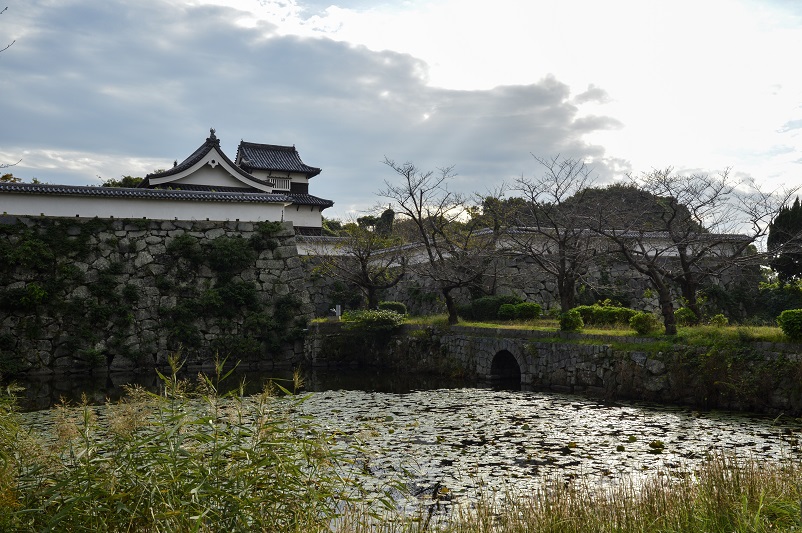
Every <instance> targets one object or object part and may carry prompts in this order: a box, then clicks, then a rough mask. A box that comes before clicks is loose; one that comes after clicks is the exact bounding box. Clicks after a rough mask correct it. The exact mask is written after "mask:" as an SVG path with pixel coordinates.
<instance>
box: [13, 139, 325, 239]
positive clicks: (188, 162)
mask: <svg viewBox="0 0 802 533" xmlns="http://www.w3.org/2000/svg"><path fill="white" fill-rule="evenodd" d="M318 174H320V169H319V168H316V167H310V166H308V165H306V164H304V162H303V161H301V158H300V156H299V155H298V152H297V150H296V149H295V147H294V146H277V145H271V144H256V143H250V142H245V141H242V142H241V143H240V145H239V148H238V149H237V158H236V162H234V161H232V160H231V159H229V158H228V156H226V155H225V154H224V153H223V151H222V150H221V149H220V140H219V139H218V138H217V136H216V135H215V131H214V130H211V131H210V135H209V137H208V138H207V139H206V141H205V142H204V143H203V144H202V145H201V146H200V147H199V148H198V149H197V150H195V151H194V152H193V153H192V154H191V155H190V156H189V157H187V158H186V159H185V160H184V161H182V162H181V163H178V162H176V163H175V165H174V166H173V168H171V169H169V170H166V171H163V172H158V173H154V174H148V175H147V176H146V177H145V178H144V180H142V183H140V185H139V186H138V187H137V188H134V189H130V188H114V187H90V186H72V185H49V184H31V183H0V213H3V214H6V215H17V216H53V217H85V218H92V217H100V218H148V219H162V220H172V219H179V220H207V219H208V220H241V221H252V222H258V221H292V223H293V225H294V226H295V228H296V231H297V232H298V233H302V234H308V235H319V234H320V230H321V227H322V217H323V215H322V212H323V210H324V209H326V208H327V207H331V206H332V205H334V202H332V201H331V200H325V199H323V198H318V197H317V196H312V195H311V194H309V180H310V179H311V178H312V177H314V176H317V175H318Z"/></svg>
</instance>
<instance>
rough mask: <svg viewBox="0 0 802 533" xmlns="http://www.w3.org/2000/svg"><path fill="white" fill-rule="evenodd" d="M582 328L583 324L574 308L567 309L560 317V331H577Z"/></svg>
mask: <svg viewBox="0 0 802 533" xmlns="http://www.w3.org/2000/svg"><path fill="white" fill-rule="evenodd" d="M583 327H585V323H584V322H583V321H582V315H581V314H580V313H579V311H577V309H576V308H574V309H569V310H568V311H566V312H565V313H563V314H562V315H560V329H561V330H562V331H579V330H580V329H582V328H583Z"/></svg>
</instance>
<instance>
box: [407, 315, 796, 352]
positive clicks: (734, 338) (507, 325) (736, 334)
mask: <svg viewBox="0 0 802 533" xmlns="http://www.w3.org/2000/svg"><path fill="white" fill-rule="evenodd" d="M405 323H406V324H416V325H423V326H438V327H448V319H447V316H446V315H429V316H414V317H408V318H407V319H406V320H405ZM458 325H459V326H468V327H475V328H494V329H516V330H532V331H547V332H555V333H556V332H558V331H559V330H560V326H559V321H558V320H556V319H551V318H541V319H537V320H528V321H523V320H513V321H490V322H476V321H469V320H462V319H460V321H459V323H458ZM578 333H582V334H585V335H604V336H608V337H609V336H617V337H622V338H628V337H639V335H638V334H637V333H636V332H635V330H633V329H631V328H629V327H628V326H624V325H620V324H619V325H611V326H587V327H585V328H582V330H580V331H579V332H578ZM643 337H645V338H651V339H654V340H655V342H658V343H665V342H670V343H675V344H685V345H688V346H710V345H711V344H715V343H726V344H730V343H746V342H791V341H790V340H789V339H788V338H787V337H786V336H785V335H783V333H782V330H780V328H779V327H772V326H740V325H733V326H724V327H716V326H709V325H700V326H680V327H679V328H678V333H677V335H670V336H667V335H664V334H662V333H652V334H649V335H643ZM589 342H592V341H589Z"/></svg>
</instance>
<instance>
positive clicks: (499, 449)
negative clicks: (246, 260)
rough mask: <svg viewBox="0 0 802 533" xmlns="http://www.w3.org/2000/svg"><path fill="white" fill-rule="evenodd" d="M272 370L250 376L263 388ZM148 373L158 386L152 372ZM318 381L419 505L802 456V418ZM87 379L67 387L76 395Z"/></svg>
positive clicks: (452, 385)
mask: <svg viewBox="0 0 802 533" xmlns="http://www.w3.org/2000/svg"><path fill="white" fill-rule="evenodd" d="M271 374H272V375H271V376H270V377H289V376H286V375H285V376H281V375H277V374H276V373H275V372H273V373H271ZM267 378H268V376H266V375H264V376H259V375H250V376H249V379H248V381H249V382H250V383H251V390H258V389H260V388H261V386H262V383H263V381H264V380H266V379H267ZM235 379H236V378H235ZM100 381H102V382H103V383H105V384H107V385H108V384H109V383H111V384H112V385H113V387H111V388H105V389H104V388H103V387H102V386H100V385H101V383H94V385H92V386H91V387H89V388H88V389H87V388H86V386H85V385H84V386H83V390H84V392H86V393H87V394H88V397H89V399H90V400H93V401H96V402H99V403H102V401H103V398H105V397H107V396H108V397H111V398H114V397H116V396H119V394H120V393H121V391H122V389H121V385H122V383H120V382H116V383H112V378H110V377H103V378H102V379H101V380H100ZM136 381H138V382H140V383H141V384H143V385H145V386H148V387H156V386H157V383H156V381H155V380H152V379H150V378H147V379H145V378H143V377H141V376H140V377H138V378H137V380H136ZM143 381H146V383H143ZM233 382H236V380H234V381H233ZM72 383H73V384H76V383H77V382H76V381H75V380H73V382H72ZM25 385H26V386H27V387H28V396H27V399H26V402H28V403H27V408H28V409H36V408H37V405H44V406H45V407H47V406H49V403H48V402H49V401H52V397H53V393H54V392H59V388H66V387H63V386H62V385H58V386H57V385H55V384H53V383H52V382H50V383H42V382H40V383H38V384H37V383H36V382H28V383H26V384H25ZM306 386H307V390H310V391H313V392H312V393H311V394H310V395H309V397H308V399H307V400H306V401H305V402H304V403H303V404H302V405H301V407H300V410H301V411H303V413H304V414H308V415H311V416H312V417H314V418H315V419H316V420H317V421H318V422H319V424H320V425H321V426H322V427H324V428H325V429H326V430H327V431H329V432H330V433H331V434H332V435H333V436H335V437H336V440H337V442H338V445H339V446H340V447H342V448H343V449H344V450H347V451H348V453H349V454H352V455H353V457H354V458H355V459H356V462H357V465H358V472H359V474H360V475H361V477H362V478H363V480H364V481H365V482H366V483H367V484H368V486H370V487H372V488H373V489H375V491H376V492H377V493H379V492H381V491H383V490H385V489H387V487H389V486H391V485H392V484H393V483H395V482H398V483H401V484H403V485H405V486H406V487H407V488H408V489H409V491H410V493H411V494H412V497H411V499H410V500H409V501H406V502H405V503H402V502H401V501H399V504H401V505H402V506H404V507H406V508H408V509H412V508H414V506H415V505H417V504H418V503H419V502H420V501H425V500H426V499H427V498H428V497H429V496H430V495H431V494H432V493H433V492H437V491H438V490H442V489H441V488H443V487H444V488H445V491H444V493H448V495H449V497H450V498H453V500H452V501H453V502H458V501H464V500H465V499H469V498H471V497H472V496H474V495H476V494H477V493H478V491H480V490H483V491H498V493H499V494H502V493H503V492H504V491H506V490H508V489H512V490H519V491H530V490H532V489H533V488H536V487H538V486H541V485H542V484H543V483H544V481H546V480H554V479H564V480H569V479H576V478H581V480H583V481H589V482H593V483H598V484H600V485H606V484H612V483H617V482H619V481H621V480H627V481H633V480H634V481H635V482H637V480H639V479H641V478H642V477H643V476H648V475H654V474H656V473H657V472H658V471H660V472H663V473H668V474H671V472H672V471H685V470H688V469H693V468H694V466H695V465H696V464H698V463H699V462H701V461H702V460H704V459H705V457H707V456H709V455H710V454H714V453H718V452H725V453H735V454H737V455H739V456H742V457H744V458H750V457H754V458H758V459H767V460H777V461H780V460H783V459H788V458H792V459H799V458H801V457H802V449H800V443H799V439H800V436H801V435H802V423H800V420H798V419H792V418H788V417H784V416H779V417H776V418H772V417H764V416H752V415H747V414H737V413H728V412H715V411H712V412H700V411H696V410H693V409H689V408H683V407H667V406H657V405H650V404H643V403H632V402H618V403H603V402H601V401H598V400H595V399H592V398H587V397H582V396H576V395H567V394H557V393H549V392H535V391H524V390H509V389H507V390H505V389H498V388H491V387H482V386H469V387H466V386H465V384H464V383H459V382H448V381H444V380H442V379H439V378H431V377H420V376H417V377H416V376H399V375H397V374H396V375H390V376H388V375H387V373H380V372H376V371H337V372H332V371H325V372H321V371H319V372H316V373H314V374H311V375H308V376H307V377H306ZM80 389H81V387H73V388H71V389H70V391H69V393H68V394H62V395H64V396H67V397H70V398H73V399H74V398H76V397H79V396H80ZM61 392H66V391H61ZM45 393H47V394H45ZM46 398H50V400H46ZM37 402H38V403H37ZM45 404H46V405H45ZM31 416H32V417H33V418H36V414H35V413H31ZM398 497H399V498H401V496H400V494H399V495H398Z"/></svg>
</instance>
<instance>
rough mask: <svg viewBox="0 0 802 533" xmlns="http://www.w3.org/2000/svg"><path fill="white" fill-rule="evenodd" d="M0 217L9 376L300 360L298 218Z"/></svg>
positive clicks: (0, 338)
mask: <svg viewBox="0 0 802 533" xmlns="http://www.w3.org/2000/svg"><path fill="white" fill-rule="evenodd" d="M0 222H2V223H0V372H2V373H4V374H6V375H8V374H13V373H21V372H25V373H52V372H83V373H86V372H88V371H95V372H98V371H99V372H104V371H118V370H119V371H130V370H136V369H139V368H141V369H147V370H151V369H152V368H153V367H154V366H155V365H159V366H162V365H164V364H166V362H167V357H168V355H170V354H172V353H176V352H180V353H181V358H182V359H185V360H186V362H187V365H188V366H190V367H202V366H209V365H211V364H212V362H213V360H214V359H215V357H220V358H226V357H228V358H230V359H229V362H233V361H234V360H235V359H236V360H241V361H242V362H243V364H244V365H253V366H263V367H264V366H267V367H270V366H273V365H290V364H296V363H298V362H300V360H301V359H302V350H303V345H302V342H301V339H302V337H303V330H304V328H305V325H306V322H307V321H308V319H309V318H311V317H312V315H313V312H312V307H311V305H310V302H309V296H308V293H307V292H306V288H305V279H306V272H305V271H304V269H303V268H302V266H301V261H300V259H299V258H298V255H297V250H296V246H295V235H294V232H293V229H292V225H291V223H284V224H281V223H275V222H264V223H251V222H238V221H233V222H209V221H179V220H172V221H170V220H162V221H158V220H144V219H142V220H139V219H137V220H115V219H109V220H104V219H80V218H46V217H42V218H19V219H18V218H16V217H4V218H3V219H2V220H1V221H0Z"/></svg>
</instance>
